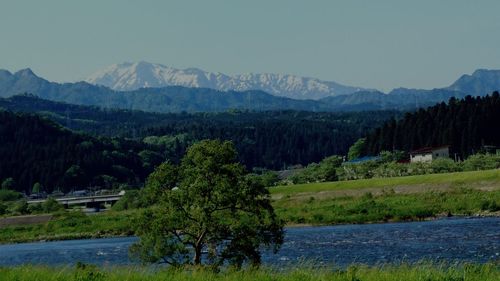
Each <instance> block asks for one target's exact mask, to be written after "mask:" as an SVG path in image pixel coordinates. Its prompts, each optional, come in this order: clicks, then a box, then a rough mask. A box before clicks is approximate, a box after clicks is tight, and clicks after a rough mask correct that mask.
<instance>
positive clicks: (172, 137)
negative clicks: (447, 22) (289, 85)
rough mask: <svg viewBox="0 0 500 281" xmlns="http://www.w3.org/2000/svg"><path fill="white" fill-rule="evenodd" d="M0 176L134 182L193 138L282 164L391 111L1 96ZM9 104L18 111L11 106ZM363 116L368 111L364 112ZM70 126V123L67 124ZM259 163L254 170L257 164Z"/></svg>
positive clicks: (52, 182)
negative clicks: (184, 109)
mask: <svg viewBox="0 0 500 281" xmlns="http://www.w3.org/2000/svg"><path fill="white" fill-rule="evenodd" d="M0 107H3V108H5V109H8V111H2V113H1V115H0V141H1V143H2V147H1V148H0V157H1V161H0V181H4V180H5V179H7V178H13V179H14V182H15V187H16V189H17V190H20V191H25V192H29V191H30V190H31V188H32V186H33V185H34V184H35V183H37V182H39V183H41V184H42V186H43V187H44V189H45V190H46V191H52V190H54V189H61V190H62V191H69V190H71V189H81V188H86V187H88V186H99V187H102V188H110V187H116V186H117V185H120V184H126V185H132V186H140V185H142V183H143V182H144V179H145V177H146V175H148V174H149V173H150V172H151V171H152V170H153V168H154V167H155V166H156V165H158V164H159V163H161V162H163V161H165V160H167V159H168V160H170V161H172V162H174V163H175V162H178V161H179V159H180V157H181V156H182V155H183V154H184V153H185V150H186V148H187V147H188V146H189V145H191V144H192V143H194V142H196V141H199V140H202V139H221V140H231V141H233V143H234V144H235V146H236V148H237V150H238V154H239V157H240V159H239V160H240V161H241V162H242V163H243V164H244V165H245V166H246V167H247V168H248V169H250V170H252V169H256V168H262V169H282V168H284V167H287V166H290V165H295V164H302V165H307V164H309V163H311V162H316V161H319V160H321V159H322V158H324V157H325V156H328V155H332V154H345V153H346V152H347V149H348V148H349V146H350V145H351V144H352V142H353V141H354V140H356V139H357V138H359V137H361V136H363V135H364V134H365V133H366V131H368V130H370V129H372V128H374V127H376V126H379V125H381V124H382V123H383V122H384V120H387V119H388V118H391V117H395V116H396V117H397V116H399V115H401V114H400V113H399V112H396V111H380V112H364V113H312V112H300V111H272V112H241V111H236V110H234V111H230V112H225V113H197V114H187V113H179V114H157V113H147V112H142V111H128V110H108V109H101V108H98V107H88V106H77V105H70V104H64V103H57V102H51V101H46V100H43V99H39V98H36V97H33V96H29V95H24V96H16V97H12V98H9V99H0ZM12 111H17V112H18V113H14V112H12ZM368 116H369V117H368ZM67 128H69V129H67ZM257 170H260V169H257Z"/></svg>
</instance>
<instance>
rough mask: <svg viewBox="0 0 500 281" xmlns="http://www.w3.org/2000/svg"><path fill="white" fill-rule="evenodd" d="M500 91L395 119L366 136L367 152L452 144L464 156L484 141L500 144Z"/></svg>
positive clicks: (454, 100) (453, 149)
mask: <svg viewBox="0 0 500 281" xmlns="http://www.w3.org/2000/svg"><path fill="white" fill-rule="evenodd" d="M498 120H500V95H499V93H498V92H494V93H493V94H491V95H487V96H485V97H475V98H474V97H471V96H467V97H465V98H463V99H460V100H459V99H452V100H450V101H449V103H447V104H445V103H440V104H437V105H435V106H432V107H429V108H427V109H420V110H419V111H417V112H414V113H407V114H406V115H405V117H404V118H403V119H401V120H398V121H396V120H391V121H388V122H386V123H385V124H384V125H383V126H382V127H380V128H377V129H376V130H374V132H372V133H370V134H368V136H367V139H366V154H368V155H377V154H378V153H379V152H380V151H383V150H387V151H392V150H403V151H412V150H415V149H418V148H421V147H428V146H439V145H450V146H451V152H452V153H457V154H458V156H460V157H461V158H465V157H466V156H468V155H470V154H473V153H474V152H477V151H479V150H480V149H481V147H482V146H483V145H491V146H500V122H499V121H498Z"/></svg>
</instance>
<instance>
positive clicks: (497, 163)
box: [463, 154, 500, 171]
mask: <svg viewBox="0 0 500 281" xmlns="http://www.w3.org/2000/svg"><path fill="white" fill-rule="evenodd" d="M463 167H464V170H465V171H478V170H490V169H497V168H500V156H498V155H491V154H475V155H471V156H469V158H467V159H466V160H465V161H464V163H463Z"/></svg>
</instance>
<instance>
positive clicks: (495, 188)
mask: <svg viewBox="0 0 500 281" xmlns="http://www.w3.org/2000/svg"><path fill="white" fill-rule="evenodd" d="M270 190H271V195H272V197H273V200H274V202H273V205H274V207H275V209H276V212H277V213H278V215H279V216H280V217H281V218H283V219H284V220H285V221H286V222H287V223H288V225H297V224H313V225H324V224H350V223H372V222H385V221H411V220H424V219H428V218H433V217H436V216H446V215H475V214H480V215H500V170H487V171H477V172H461V173H449V174H434V175H423V176H410V177H399V178H383V179H367V180H356V181H345V182H327V183H315V184H303V185H293V186H282V187H273V188H271V189H270ZM135 213H137V210H135V211H134V210H132V211H123V212H113V211H109V212H105V213H102V214H96V215H91V216H86V215H83V214H81V213H78V212H65V213H60V214H56V215H55V216H54V218H53V219H52V220H51V221H50V222H48V223H42V224H30V225H17V226H7V227H2V228H0V243H12V242H26V241H39V240H65V239H78V238H99V237H109V236H125V235H133V230H132V229H133V227H132V226H131V218H132V217H133V216H134V215H135Z"/></svg>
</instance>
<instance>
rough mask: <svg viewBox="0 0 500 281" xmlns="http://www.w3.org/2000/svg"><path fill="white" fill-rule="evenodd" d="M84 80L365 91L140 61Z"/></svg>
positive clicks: (293, 94)
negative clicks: (177, 67)
mask: <svg viewBox="0 0 500 281" xmlns="http://www.w3.org/2000/svg"><path fill="white" fill-rule="evenodd" d="M85 81H86V82H89V83H90V84H95V85H102V86H106V87H108V88H111V89H113V90H117V91H133V90H137V89H140V88H161V87H167V86H183V87H189V88H210V89H215V90H219V91H239V92H242V91H248V90H260V91H264V92H267V93H269V94H272V95H275V96H280V97H287V98H293V99H313V100H318V99H321V98H324V97H330V96H340V95H348V94H352V93H356V92H359V91H367V90H368V89H363V88H360V87H350V86H345V85H341V84H339V83H336V82H333V81H321V80H319V79H315V78H307V77H300V76H295V75H288V74H270V73H264V74H253V73H248V74H239V75H232V76H230V75H226V74H224V73H220V72H206V71H203V70H201V69H197V68H188V69H176V68H172V67H168V66H165V65H161V64H153V63H148V62H144V61H141V62H137V63H129V62H126V63H121V64H113V65H110V66H108V67H107V68H105V69H102V70H99V71H97V72H95V73H94V74H92V75H90V76H89V77H88V78H87V79H86V80H85Z"/></svg>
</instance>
